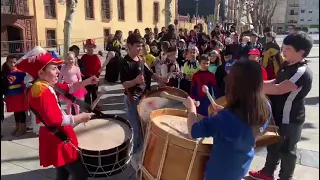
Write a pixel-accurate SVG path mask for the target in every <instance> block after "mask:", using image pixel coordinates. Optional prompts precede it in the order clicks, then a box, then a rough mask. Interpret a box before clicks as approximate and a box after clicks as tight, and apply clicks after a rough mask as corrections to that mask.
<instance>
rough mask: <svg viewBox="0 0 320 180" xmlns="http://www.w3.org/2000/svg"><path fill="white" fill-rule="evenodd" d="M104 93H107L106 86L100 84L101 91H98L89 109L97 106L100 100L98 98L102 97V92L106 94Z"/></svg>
mask: <svg viewBox="0 0 320 180" xmlns="http://www.w3.org/2000/svg"><path fill="white" fill-rule="evenodd" d="M106 93H107V87H106V86H102V87H101V91H100V93H99V95H98V97H97V99H96V100H95V101H94V102H93V103H92V104H91V109H94V108H95V107H96V106H97V104H98V102H99V101H100V99H101V98H102V96H103V95H104V94H106Z"/></svg>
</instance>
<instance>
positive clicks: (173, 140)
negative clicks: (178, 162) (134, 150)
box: [145, 108, 214, 153]
mask: <svg viewBox="0 0 320 180" xmlns="http://www.w3.org/2000/svg"><path fill="white" fill-rule="evenodd" d="M172 111H177V112H179V113H183V114H186V115H187V111H186V110H181V109H174V108H163V109H157V110H154V111H152V112H151V113H150V119H151V128H150V131H151V132H147V133H153V134H154V135H156V136H158V137H159V138H164V139H166V138H167V137H165V136H163V135H164V134H168V132H166V131H165V130H163V129H162V128H161V127H159V126H157V125H156V124H155V122H154V121H152V119H153V118H155V117H157V116H156V115H154V114H155V113H158V112H162V115H170V114H166V113H164V112H172ZM171 115H172V114H171ZM202 118H204V117H203V116H202V115H200V114H198V120H200V119H202ZM154 130H156V131H158V132H160V134H159V133H157V132H155V131H154ZM169 136H170V137H171V140H170V142H169V144H172V145H177V146H179V147H184V146H181V144H179V143H177V139H181V140H182V142H185V143H184V144H187V146H188V147H184V148H185V149H188V150H193V148H190V147H189V146H193V145H194V146H195V144H196V141H195V140H192V139H188V138H183V137H179V136H177V135H174V134H171V133H169ZM145 143H149V142H145ZM191 144H192V145H191ZM213 144H214V142H213ZM213 144H201V145H200V146H199V149H198V152H202V153H207V152H211V149H212V147H213ZM208 148H209V149H210V151H207V149H208Z"/></svg>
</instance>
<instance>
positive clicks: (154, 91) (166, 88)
mask: <svg viewBox="0 0 320 180" xmlns="http://www.w3.org/2000/svg"><path fill="white" fill-rule="evenodd" d="M168 89H169V91H179V92H181V94H183V95H185V98H187V97H188V96H189V95H188V93H187V92H185V91H183V90H181V89H178V88H176V87H170V86H166V87H159V88H158V89H154V90H151V91H149V92H147V93H146V94H144V95H143V96H142V98H141V99H140V102H139V104H138V115H139V116H138V117H139V120H141V121H142V122H144V121H145V120H144V119H142V118H141V116H140V112H141V110H140V109H141V102H142V100H144V99H145V98H147V97H148V96H150V95H152V94H155V93H160V92H162V91H166V90H168Z"/></svg>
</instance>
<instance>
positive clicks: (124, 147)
mask: <svg viewBox="0 0 320 180" xmlns="http://www.w3.org/2000/svg"><path fill="white" fill-rule="evenodd" d="M98 118H102V119H115V120H117V121H120V122H122V123H124V124H126V125H128V127H129V129H130V131H131V132H130V135H129V138H128V139H127V140H126V141H124V142H123V143H121V144H120V145H119V146H116V147H114V148H111V149H106V150H100V151H99V150H88V149H83V148H81V147H80V146H79V149H81V151H82V153H84V154H86V155H98V154H102V155H107V154H112V153H116V152H118V149H122V151H128V152H130V148H131V146H132V143H133V141H132V140H133V128H132V126H131V124H130V122H129V121H128V120H127V119H125V118H123V117H121V116H118V115H116V114H103V115H93V116H92V117H91V119H98ZM130 145H131V146H130ZM122 151H121V152H122ZM112 156H114V155H112ZM128 156H130V153H128V155H127V157H128Z"/></svg>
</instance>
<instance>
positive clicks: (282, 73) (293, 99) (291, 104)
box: [270, 62, 313, 125]
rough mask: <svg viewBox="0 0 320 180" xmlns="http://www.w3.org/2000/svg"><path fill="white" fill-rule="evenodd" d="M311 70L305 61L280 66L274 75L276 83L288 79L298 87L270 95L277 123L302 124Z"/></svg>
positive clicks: (310, 83) (309, 87)
mask: <svg viewBox="0 0 320 180" xmlns="http://www.w3.org/2000/svg"><path fill="white" fill-rule="evenodd" d="M312 77H313V75H312V72H311V70H310V68H309V67H308V65H307V64H306V63H305V62H300V63H296V64H292V65H286V66H284V67H282V68H281V69H280V70H279V72H278V74H277V77H276V84H279V83H281V82H282V81H284V80H290V81H291V82H293V83H295V84H296V85H297V86H298V89H296V90H294V91H292V92H289V93H286V94H283V95H272V96H270V100H271V103H272V111H273V116H274V120H275V122H276V124H277V125H280V124H302V123H303V122H304V121H305V106H304V102H305V97H306V96H307V95H308V93H309V92H310V90H311V86H312V79H313V78H312Z"/></svg>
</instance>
